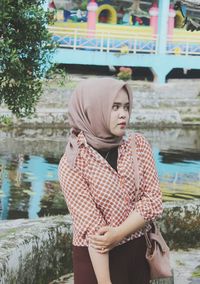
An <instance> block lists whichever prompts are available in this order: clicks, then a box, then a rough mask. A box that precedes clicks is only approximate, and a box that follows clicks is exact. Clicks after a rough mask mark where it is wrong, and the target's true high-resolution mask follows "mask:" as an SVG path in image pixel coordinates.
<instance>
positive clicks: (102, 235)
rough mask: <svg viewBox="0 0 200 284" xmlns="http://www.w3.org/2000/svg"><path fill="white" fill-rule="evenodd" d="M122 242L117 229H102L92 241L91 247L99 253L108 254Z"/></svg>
mask: <svg viewBox="0 0 200 284" xmlns="http://www.w3.org/2000/svg"><path fill="white" fill-rule="evenodd" d="M120 241H121V238H120V234H119V231H118V228H117V227H108V226H106V227H102V228H100V229H99V230H98V232H97V233H96V234H95V235H93V236H92V237H91V239H90V245H91V246H92V247H93V248H94V249H96V250H97V251H98V252H99V253H106V252H108V251H109V250H111V249H112V248H114V247H115V246H116V245H117V244H118V243H119V242H120Z"/></svg>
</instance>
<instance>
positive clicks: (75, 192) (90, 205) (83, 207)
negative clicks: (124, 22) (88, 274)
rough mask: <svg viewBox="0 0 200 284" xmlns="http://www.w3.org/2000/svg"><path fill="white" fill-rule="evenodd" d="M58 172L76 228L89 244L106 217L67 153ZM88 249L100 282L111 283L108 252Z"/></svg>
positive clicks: (99, 283)
mask: <svg viewBox="0 0 200 284" xmlns="http://www.w3.org/2000/svg"><path fill="white" fill-rule="evenodd" d="M58 173H59V180H60V184H61V188H62V191H63V194H64V197H65V199H66V202H67V205H68V209H69V211H70V214H71V216H72V219H73V226H74V229H75V230H76V231H78V232H79V234H80V235H82V239H83V242H84V243H85V244H84V245H85V246H89V245H90V244H89V239H90V236H91V235H94V234H95V233H96V232H97V231H98V229H99V228H101V227H103V226H105V221H104V218H103V216H102V214H101V213H100V211H99V210H98V209H97V207H96V204H95V203H94V201H93V199H92V197H91V195H90V193H89V190H88V184H87V182H86V181H85V179H84V177H83V176H82V174H81V172H80V171H79V170H78V169H75V168H71V167H69V165H68V163H67V157H66V156H65V155H64V156H63V157H62V159H61V161H60V164H59V172H58ZM88 250H89V255H90V258H91V261H92V264H93V267H94V271H95V274H96V277H97V279H98V284H111V281H110V274H109V259H108V254H102V253H101V254H100V253H98V252H96V251H95V250H94V249H93V248H91V247H90V246H89V247H88Z"/></svg>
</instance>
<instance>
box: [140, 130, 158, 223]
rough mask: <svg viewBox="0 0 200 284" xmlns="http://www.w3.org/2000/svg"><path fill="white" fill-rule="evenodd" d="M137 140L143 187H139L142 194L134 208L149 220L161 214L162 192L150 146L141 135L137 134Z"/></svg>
mask: <svg viewBox="0 0 200 284" xmlns="http://www.w3.org/2000/svg"><path fill="white" fill-rule="evenodd" d="M139 140H140V142H139V150H138V151H139V152H140V155H138V156H140V157H141V158H139V164H140V163H142V169H143V188H142V189H141V192H142V195H141V196H140V199H139V200H138V201H137V202H136V205H135V210H136V211H138V213H139V214H140V215H142V216H143V217H144V219H145V220H146V221H151V220H154V219H156V217H159V216H161V214H162V211H163V207H162V194H161V189H160V185H159V180H158V174H157V171H156V167H155V162H154V158H153V153H152V150H151V146H150V144H149V143H148V142H147V140H146V139H145V138H144V137H143V136H139ZM137 144H138V143H137V140H136V145H137ZM136 147H137V146H136Z"/></svg>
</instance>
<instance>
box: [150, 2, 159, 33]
mask: <svg viewBox="0 0 200 284" xmlns="http://www.w3.org/2000/svg"><path fill="white" fill-rule="evenodd" d="M149 15H150V26H151V27H152V30H153V36H155V35H157V33H158V5H157V3H153V5H152V7H151V8H150V9H149Z"/></svg>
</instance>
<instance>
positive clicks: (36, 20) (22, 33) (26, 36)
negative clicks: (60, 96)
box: [0, 0, 55, 117]
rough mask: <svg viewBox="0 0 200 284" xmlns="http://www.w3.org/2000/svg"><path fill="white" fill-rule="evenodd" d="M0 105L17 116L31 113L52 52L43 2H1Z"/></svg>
mask: <svg viewBox="0 0 200 284" xmlns="http://www.w3.org/2000/svg"><path fill="white" fill-rule="evenodd" d="M1 1H2V8H1V12H0V13H1V14H0V104H2V103H5V104H6V105H7V106H8V108H9V109H10V110H11V111H12V112H13V113H14V114H15V115H16V116H18V117H22V116H29V115H31V114H33V113H34V111H35V106H36V103H37V101H38V99H39V97H40V96H41V94H42V78H43V77H44V75H45V72H46V70H47V66H49V67H50V60H51V55H52V53H53V52H54V50H55V45H54V43H53V41H52V38H51V34H50V33H49V31H48V27H47V25H48V23H49V21H50V17H49V12H47V11H44V9H43V6H42V4H43V3H44V2H45V0H31V1H30V0H1Z"/></svg>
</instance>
